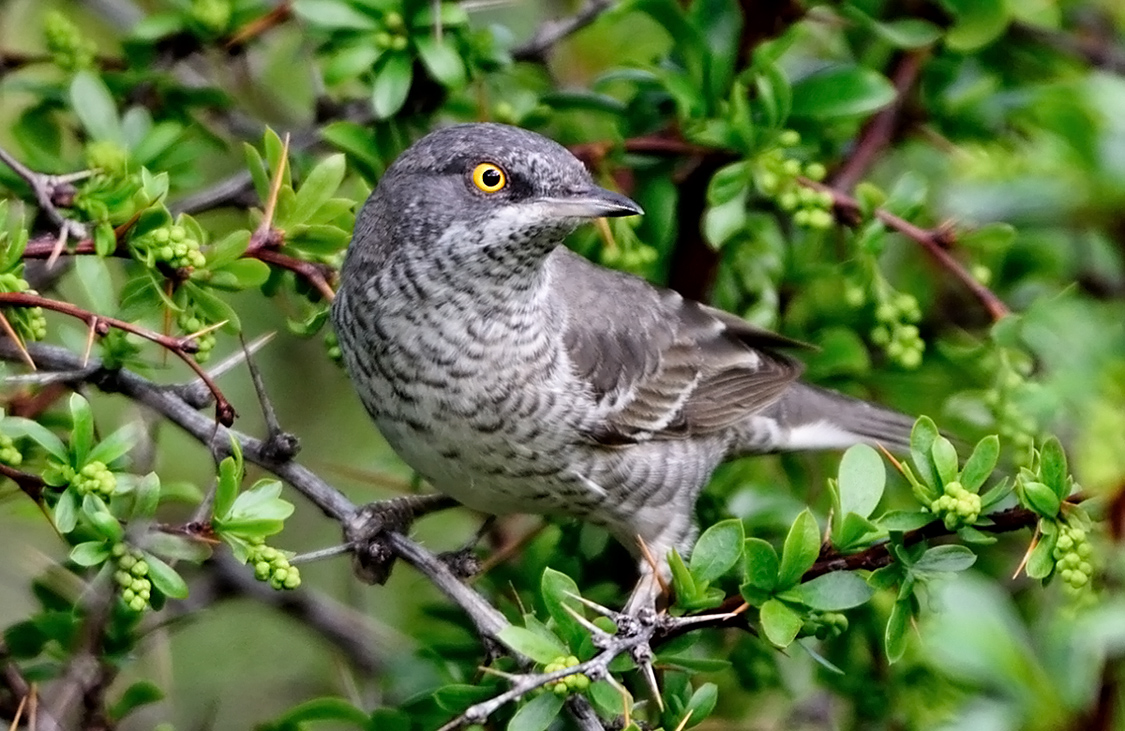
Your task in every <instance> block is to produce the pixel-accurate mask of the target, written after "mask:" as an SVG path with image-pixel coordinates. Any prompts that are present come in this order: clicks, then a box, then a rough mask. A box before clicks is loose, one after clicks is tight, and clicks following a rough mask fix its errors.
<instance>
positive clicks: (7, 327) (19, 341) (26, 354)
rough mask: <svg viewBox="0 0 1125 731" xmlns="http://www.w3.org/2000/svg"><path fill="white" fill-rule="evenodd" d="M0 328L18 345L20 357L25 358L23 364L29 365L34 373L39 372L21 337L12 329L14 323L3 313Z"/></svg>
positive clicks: (0, 317)
mask: <svg viewBox="0 0 1125 731" xmlns="http://www.w3.org/2000/svg"><path fill="white" fill-rule="evenodd" d="M0 328H3V330H4V332H5V333H6V334H7V335H8V337H10V338H11V339H12V342H13V343H15V344H16V347H17V348H18V349H19V351H20V356H22V357H23V362H24V363H27V367H28V368H30V369H31V370H33V371H34V370H38V369H37V368H36V367H35V361H34V360H32V359H31V353H29V352H27V346H26V345H24V342H23V340H22V339H21V338H20V336H19V335H17V334H16V331H15V328H13V327H12V323H10V322H8V318H7V316H5V315H4V313H3V312H0Z"/></svg>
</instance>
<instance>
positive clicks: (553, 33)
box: [512, 0, 613, 61]
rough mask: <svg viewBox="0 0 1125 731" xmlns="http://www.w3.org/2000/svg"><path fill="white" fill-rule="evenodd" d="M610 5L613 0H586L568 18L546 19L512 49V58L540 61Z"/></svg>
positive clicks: (595, 18)
mask: <svg viewBox="0 0 1125 731" xmlns="http://www.w3.org/2000/svg"><path fill="white" fill-rule="evenodd" d="M611 5H613V0H586V3H585V4H584V5H583V6H582V7H581V8H579V10H578V12H577V13H575V14H574V15H572V16H570V17H569V18H562V19H559V20H548V21H547V22H545V23H543V24H542V25H540V26H539V27H538V28H536V29H535V33H533V34H532V36H531V38H530V39H529V40H528V41H527V42H526V43H523V44H521V45H519V46H516V47H515V48H513V49H512V58H514V59H516V60H517V61H542V60H543V59H544V58H545V57H546V55H547V53H548V52H549V51H550V50H551V48H553V47H554V46H555V44H557V43H558V42H559V41H561V40H563V39H564V38H566V37H567V36H569V35H570V34H572V33H574V32H576V31H579V30H582V29H583V28H585V27H586V26H588V25H590V23H593V22H594V21H595V20H597V18H598V16H599V15H601V14H602V13H603V12H605V11H606V10H608V9H609V7H610V6H611Z"/></svg>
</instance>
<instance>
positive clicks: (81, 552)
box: [70, 541, 109, 566]
mask: <svg viewBox="0 0 1125 731" xmlns="http://www.w3.org/2000/svg"><path fill="white" fill-rule="evenodd" d="M107 558H109V545H107V544H106V542H105V541H86V542H85V543H79V544H78V545H77V546H75V547H74V548H72V549H70V560H71V561H73V562H74V563H76V564H78V565H79V566H97V565H99V564H101V563H104V562H105V560H106V559H107Z"/></svg>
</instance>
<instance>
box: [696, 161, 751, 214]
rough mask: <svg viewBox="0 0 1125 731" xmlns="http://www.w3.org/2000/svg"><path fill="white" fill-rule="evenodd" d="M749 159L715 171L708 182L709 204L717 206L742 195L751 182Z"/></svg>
mask: <svg viewBox="0 0 1125 731" xmlns="http://www.w3.org/2000/svg"><path fill="white" fill-rule="evenodd" d="M752 170H753V168H752V166H751V163H750V161H749V160H739V161H738V162H732V163H730V164H729V165H724V166H723V167H721V168H719V169H718V170H716V171H715V174H714V175H712V176H711V180H710V182H708V183H707V205H709V206H717V205H720V204H722V203H726V202H727V201H729V200H731V199H732V198H735V197H736V196H739V195H741V194H742V193H743V192H744V191H745V190H746V186H747V185H748V184H749V182H750V174H751V172H752Z"/></svg>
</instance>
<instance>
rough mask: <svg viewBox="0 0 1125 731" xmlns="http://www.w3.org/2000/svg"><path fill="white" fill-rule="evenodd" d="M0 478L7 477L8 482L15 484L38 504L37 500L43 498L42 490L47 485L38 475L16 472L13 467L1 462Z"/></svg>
mask: <svg viewBox="0 0 1125 731" xmlns="http://www.w3.org/2000/svg"><path fill="white" fill-rule="evenodd" d="M0 476H3V477H7V478H8V479H9V480H11V481H12V482H14V483H16V487H18V488H19V489H20V490H22V491H23V492H24V494H26V495H27V496H28V497H29V498H31V499H32V500H34V501H35V502H39V499H40V498H41V497H42V496H43V488H44V487H45V486H46V485H47V483H46V482H43V478H42V477H40V476H39V475H33V474H31V473H30V472H23V471H21V470H17V469H16V468H15V467H9V466H8V465H6V464H4V463H3V462H0Z"/></svg>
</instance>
